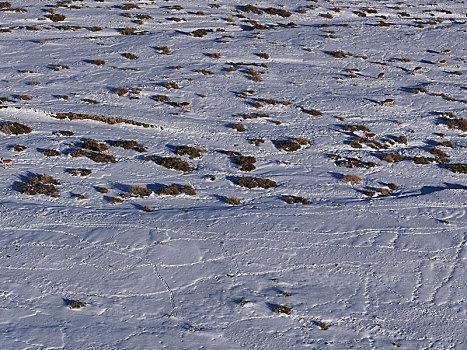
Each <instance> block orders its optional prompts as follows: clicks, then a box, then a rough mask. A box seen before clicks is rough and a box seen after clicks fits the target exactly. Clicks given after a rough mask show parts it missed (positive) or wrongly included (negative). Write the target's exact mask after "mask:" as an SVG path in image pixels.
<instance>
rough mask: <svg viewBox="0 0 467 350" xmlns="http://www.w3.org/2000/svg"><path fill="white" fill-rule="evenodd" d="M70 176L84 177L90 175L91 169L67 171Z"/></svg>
mask: <svg viewBox="0 0 467 350" xmlns="http://www.w3.org/2000/svg"><path fill="white" fill-rule="evenodd" d="M67 171H68V173H70V174H71V175H72V176H77V175H81V176H86V175H89V174H91V173H92V171H91V169H69V170H67Z"/></svg>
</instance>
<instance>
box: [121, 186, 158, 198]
mask: <svg viewBox="0 0 467 350" xmlns="http://www.w3.org/2000/svg"><path fill="white" fill-rule="evenodd" d="M151 193H152V191H151V190H150V189H149V188H147V187H143V186H138V185H134V186H131V188H130V189H129V190H128V192H127V193H126V194H127V196H128V197H141V198H142V197H147V196H149V195H151Z"/></svg>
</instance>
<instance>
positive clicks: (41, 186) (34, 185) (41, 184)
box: [17, 174, 60, 197]
mask: <svg viewBox="0 0 467 350" xmlns="http://www.w3.org/2000/svg"><path fill="white" fill-rule="evenodd" d="M55 185H60V182H59V181H58V180H56V179H54V178H53V176H51V175H49V174H43V175H37V176H33V177H30V178H29V180H28V181H27V182H21V183H19V184H18V185H17V187H18V188H20V192H21V193H25V194H28V195H31V196H32V195H36V194H45V195H49V196H51V197H58V196H59V194H58V190H57V188H56V187H55Z"/></svg>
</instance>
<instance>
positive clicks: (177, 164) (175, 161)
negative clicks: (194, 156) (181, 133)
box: [155, 157, 195, 171]
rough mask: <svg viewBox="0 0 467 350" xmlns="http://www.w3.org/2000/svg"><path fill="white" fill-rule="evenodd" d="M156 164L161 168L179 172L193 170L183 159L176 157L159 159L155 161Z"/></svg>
mask: <svg viewBox="0 0 467 350" xmlns="http://www.w3.org/2000/svg"><path fill="white" fill-rule="evenodd" d="M155 162H156V164H158V165H160V166H163V167H165V168H167V169H174V170H179V171H191V170H194V169H195V168H192V167H190V164H188V163H187V162H185V161H184V160H183V159H180V158H177V157H161V158H158V159H156V160H155Z"/></svg>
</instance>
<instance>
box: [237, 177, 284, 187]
mask: <svg viewBox="0 0 467 350" xmlns="http://www.w3.org/2000/svg"><path fill="white" fill-rule="evenodd" d="M235 183H236V184H237V185H239V186H241V187H246V188H255V187H261V188H266V189H267V188H271V187H276V186H277V183H276V182H275V181H273V180H270V179H266V178H254V177H241V178H239V179H237V180H236V181H235Z"/></svg>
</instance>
